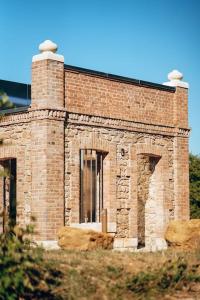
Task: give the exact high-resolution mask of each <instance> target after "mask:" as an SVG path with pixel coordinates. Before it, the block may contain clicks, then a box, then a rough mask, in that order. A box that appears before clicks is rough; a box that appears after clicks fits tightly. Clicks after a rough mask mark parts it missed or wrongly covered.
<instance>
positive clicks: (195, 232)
mask: <svg viewBox="0 0 200 300" xmlns="http://www.w3.org/2000/svg"><path fill="white" fill-rule="evenodd" d="M165 239H166V241H167V243H168V245H169V247H172V248H180V249H183V250H184V249H195V248H200V219H192V220H189V221H171V222H170V224H169V226H168V228H167V231H166V233H165Z"/></svg>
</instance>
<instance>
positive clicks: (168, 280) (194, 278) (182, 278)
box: [126, 257, 200, 294]
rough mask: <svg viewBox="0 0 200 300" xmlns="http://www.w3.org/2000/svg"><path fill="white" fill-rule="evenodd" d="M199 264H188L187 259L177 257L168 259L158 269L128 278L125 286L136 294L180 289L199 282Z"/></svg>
mask: <svg viewBox="0 0 200 300" xmlns="http://www.w3.org/2000/svg"><path fill="white" fill-rule="evenodd" d="M198 268H199V264H194V265H192V266H190V267H189V266H188V263H187V261H186V260H185V259H184V258H182V257H179V258H178V259H176V260H169V261H167V262H166V264H165V266H163V267H162V268H161V269H160V270H157V269H156V270H154V269H149V270H148V271H146V272H139V273H137V274H136V275H134V276H132V277H131V278H129V279H128V280H127V282H126V288H127V289H128V290H130V291H132V292H134V293H136V294H152V293H153V292H158V291H160V292H164V291H166V290H172V289H173V290H182V289H183V287H185V286H187V285H189V284H190V283H192V282H200V275H199V273H198Z"/></svg>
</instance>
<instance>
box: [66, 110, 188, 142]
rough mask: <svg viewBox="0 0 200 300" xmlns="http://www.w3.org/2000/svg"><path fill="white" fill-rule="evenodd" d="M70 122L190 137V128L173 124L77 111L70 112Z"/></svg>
mask: <svg viewBox="0 0 200 300" xmlns="http://www.w3.org/2000/svg"><path fill="white" fill-rule="evenodd" d="M67 121H68V123H71V124H77V125H79V124H80V125H86V126H97V127H104V128H114V129H119V130H128V131H135V132H143V133H154V134H161V135H166V136H181V137H189V133H190V129H189V128H177V127H173V126H163V125H153V124H144V123H139V122H133V121H126V120H119V119H112V118H105V117H99V116H90V115H82V114H77V113H69V114H68V120H67Z"/></svg>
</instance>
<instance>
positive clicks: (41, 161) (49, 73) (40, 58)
mask: <svg viewBox="0 0 200 300" xmlns="http://www.w3.org/2000/svg"><path fill="white" fill-rule="evenodd" d="M39 49H40V51H42V53H41V54H38V55H36V56H34V57H33V65H32V91H31V93H32V104H31V111H32V124H31V139H32V153H31V160H32V199H31V211H32V215H33V216H34V217H35V218H36V231H37V240H39V241H43V245H44V246H53V245H56V243H55V241H56V239H57V231H58V228H59V227H61V226H63V225H64V116H65V115H64V114H65V113H64V58H63V56H61V55H58V54H56V53H55V51H56V50H57V46H56V45H55V44H54V43H52V42H50V41H45V42H44V43H42V44H41V45H40V47H39Z"/></svg>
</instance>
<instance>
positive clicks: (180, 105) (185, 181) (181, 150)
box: [174, 87, 190, 220]
mask: <svg viewBox="0 0 200 300" xmlns="http://www.w3.org/2000/svg"><path fill="white" fill-rule="evenodd" d="M174 106H175V110H174V122H175V126H176V129H177V136H176V137H175V138H174V166H175V171H174V176H175V178H174V184H175V185H174V192H175V218H176V219H179V220H187V219H188V218H189V212H190V207H189V149H188V148H189V147H188V142H189V137H188V131H189V129H188V89H187V88H183V87H176V92H175V95H174Z"/></svg>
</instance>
